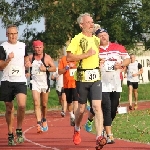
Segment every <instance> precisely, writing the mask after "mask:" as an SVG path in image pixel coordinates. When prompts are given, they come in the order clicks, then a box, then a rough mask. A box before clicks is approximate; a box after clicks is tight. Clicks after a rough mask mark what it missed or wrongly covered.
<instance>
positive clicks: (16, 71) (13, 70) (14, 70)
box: [9, 66, 22, 77]
mask: <svg viewBox="0 0 150 150" xmlns="http://www.w3.org/2000/svg"><path fill="white" fill-rule="evenodd" d="M21 75H22V68H21V67H19V66H11V67H10V69H9V76H16V77H18V76H21Z"/></svg>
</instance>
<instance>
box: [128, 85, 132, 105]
mask: <svg viewBox="0 0 150 150" xmlns="http://www.w3.org/2000/svg"><path fill="white" fill-rule="evenodd" d="M132 90H133V87H132V86H131V85H129V88H128V92H129V94H128V97H129V105H130V106H132Z"/></svg>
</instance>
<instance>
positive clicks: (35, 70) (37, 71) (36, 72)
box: [32, 66, 43, 76]
mask: <svg viewBox="0 0 150 150" xmlns="http://www.w3.org/2000/svg"><path fill="white" fill-rule="evenodd" d="M32 74H33V75H38V76H41V75H43V72H41V71H40V68H39V67H38V66H33V67H32Z"/></svg>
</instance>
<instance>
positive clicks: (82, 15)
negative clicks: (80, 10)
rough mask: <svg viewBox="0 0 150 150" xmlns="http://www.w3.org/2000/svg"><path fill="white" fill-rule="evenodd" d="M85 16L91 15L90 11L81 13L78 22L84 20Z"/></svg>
mask: <svg viewBox="0 0 150 150" xmlns="http://www.w3.org/2000/svg"><path fill="white" fill-rule="evenodd" d="M84 16H90V17H91V15H90V14H89V13H84V14H80V16H79V17H78V18H77V22H78V24H80V23H82V22H83V17H84Z"/></svg>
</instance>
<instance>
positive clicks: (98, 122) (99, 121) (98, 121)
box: [92, 100, 103, 136]
mask: <svg viewBox="0 0 150 150" xmlns="http://www.w3.org/2000/svg"><path fill="white" fill-rule="evenodd" d="M92 107H93V111H94V113H95V128H96V136H101V133H102V131H103V113H102V109H101V101H100V100H92Z"/></svg>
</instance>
